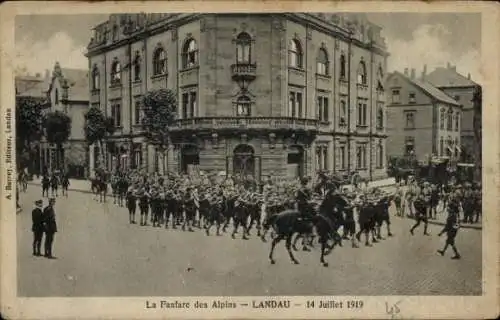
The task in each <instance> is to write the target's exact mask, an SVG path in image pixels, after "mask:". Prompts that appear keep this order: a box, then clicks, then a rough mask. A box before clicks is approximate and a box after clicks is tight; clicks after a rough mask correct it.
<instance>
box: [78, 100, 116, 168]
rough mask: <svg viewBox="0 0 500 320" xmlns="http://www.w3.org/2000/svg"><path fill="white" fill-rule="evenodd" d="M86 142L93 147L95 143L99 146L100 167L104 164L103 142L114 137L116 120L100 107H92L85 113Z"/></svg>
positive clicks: (98, 160) (98, 158) (98, 161)
mask: <svg viewBox="0 0 500 320" xmlns="http://www.w3.org/2000/svg"><path fill="white" fill-rule="evenodd" d="M83 130H84V133H85V140H86V141H87V143H88V145H89V146H91V145H93V144H95V143H97V144H98V146H99V150H100V152H99V155H98V157H97V163H98V165H97V166H98V167H100V166H102V164H103V163H104V152H102V150H103V142H104V140H105V139H106V137H108V136H110V135H112V134H113V133H114V131H115V125H114V120H113V118H111V117H106V116H105V115H104V113H103V112H102V111H101V109H99V108H98V107H91V108H90V109H89V110H88V111H87V112H86V113H85V125H84V127H83Z"/></svg>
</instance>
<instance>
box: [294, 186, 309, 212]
mask: <svg viewBox="0 0 500 320" xmlns="http://www.w3.org/2000/svg"><path fill="white" fill-rule="evenodd" d="M310 200H311V190H309V189H308V188H307V187H306V186H305V184H303V185H302V187H301V188H300V189H299V190H298V191H297V198H296V201H297V208H298V210H299V212H300V214H301V215H302V217H303V218H306V219H308V218H311V216H312V212H311V211H312V208H311V205H310V204H309V201H310Z"/></svg>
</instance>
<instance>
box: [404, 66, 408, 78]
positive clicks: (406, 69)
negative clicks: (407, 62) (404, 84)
mask: <svg viewBox="0 0 500 320" xmlns="http://www.w3.org/2000/svg"><path fill="white" fill-rule="evenodd" d="M404 74H405V76H407V77H408V68H405V72H404Z"/></svg>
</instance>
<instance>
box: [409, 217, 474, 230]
mask: <svg viewBox="0 0 500 320" xmlns="http://www.w3.org/2000/svg"><path fill="white" fill-rule="evenodd" d="M403 219H407V220H415V219H413V218H403ZM427 223H428V224H433V225H436V226H443V227H444V226H445V225H446V223H445V222H441V221H436V220H428V221H427ZM460 229H474V230H483V227H482V226H474V225H469V224H461V225H460Z"/></svg>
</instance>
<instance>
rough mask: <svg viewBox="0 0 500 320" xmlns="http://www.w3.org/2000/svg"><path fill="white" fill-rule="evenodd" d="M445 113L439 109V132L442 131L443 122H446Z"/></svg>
mask: <svg viewBox="0 0 500 320" xmlns="http://www.w3.org/2000/svg"><path fill="white" fill-rule="evenodd" d="M445 117H446V111H445V110H444V109H441V114H440V116H439V128H440V129H441V130H444V128H445V122H446V118H445Z"/></svg>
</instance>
